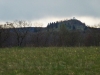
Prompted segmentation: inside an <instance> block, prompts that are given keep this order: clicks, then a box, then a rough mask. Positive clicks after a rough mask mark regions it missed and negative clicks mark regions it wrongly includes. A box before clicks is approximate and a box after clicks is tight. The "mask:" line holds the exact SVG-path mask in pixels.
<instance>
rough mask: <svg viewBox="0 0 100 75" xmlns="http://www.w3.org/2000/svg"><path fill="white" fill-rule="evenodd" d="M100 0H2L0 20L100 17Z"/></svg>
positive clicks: (0, 2) (0, 1)
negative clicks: (75, 16) (48, 17)
mask: <svg viewBox="0 0 100 75" xmlns="http://www.w3.org/2000/svg"><path fill="white" fill-rule="evenodd" d="M99 2H100V1H99V0H91V1H89V0H0V20H16V19H26V20H35V19H38V18H42V17H46V16H56V17H65V16H73V15H78V16H95V17H100V15H99V13H100V10H99V7H100V4H99Z"/></svg>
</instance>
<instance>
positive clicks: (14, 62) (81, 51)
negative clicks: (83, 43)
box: [0, 47, 100, 75]
mask: <svg viewBox="0 0 100 75" xmlns="http://www.w3.org/2000/svg"><path fill="white" fill-rule="evenodd" d="M0 75H100V47H44V48H35V47H31V48H28V47H27V48H17V47H15V48H0Z"/></svg>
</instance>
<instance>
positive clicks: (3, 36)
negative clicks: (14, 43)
mask: <svg viewBox="0 0 100 75" xmlns="http://www.w3.org/2000/svg"><path fill="white" fill-rule="evenodd" d="M8 37H9V29H6V24H5V25H3V26H2V25H0V47H2V46H3V43H4V42H6V41H7V39H8Z"/></svg>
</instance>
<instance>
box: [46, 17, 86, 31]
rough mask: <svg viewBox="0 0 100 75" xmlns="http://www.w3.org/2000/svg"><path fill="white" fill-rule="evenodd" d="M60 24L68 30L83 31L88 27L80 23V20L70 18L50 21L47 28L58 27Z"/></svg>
mask: <svg viewBox="0 0 100 75" xmlns="http://www.w3.org/2000/svg"><path fill="white" fill-rule="evenodd" d="M61 25H65V27H66V28H67V29H68V30H81V31H85V30H86V29H87V28H88V27H87V26H86V25H85V23H82V22H81V21H79V20H77V19H70V20H64V21H59V22H58V21H57V22H52V23H49V24H48V25H47V28H48V29H52V28H53V29H54V28H59V27H60V26H61Z"/></svg>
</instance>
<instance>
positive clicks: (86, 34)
mask: <svg viewBox="0 0 100 75" xmlns="http://www.w3.org/2000/svg"><path fill="white" fill-rule="evenodd" d="M31 25H32V24H31V23H29V22H27V21H14V22H13V23H8V22H7V23H6V24H5V25H4V26H0V47H14V46H34V47H49V46H58V47H61V46H66V47H70V46H71V47H75V46H100V29H99V28H91V27H88V28H87V29H85V30H84V31H80V30H68V29H67V28H66V26H65V24H64V23H62V24H61V25H60V27H59V28H58V29H56V28H48V26H47V27H45V28H43V27H30V26H31Z"/></svg>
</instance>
